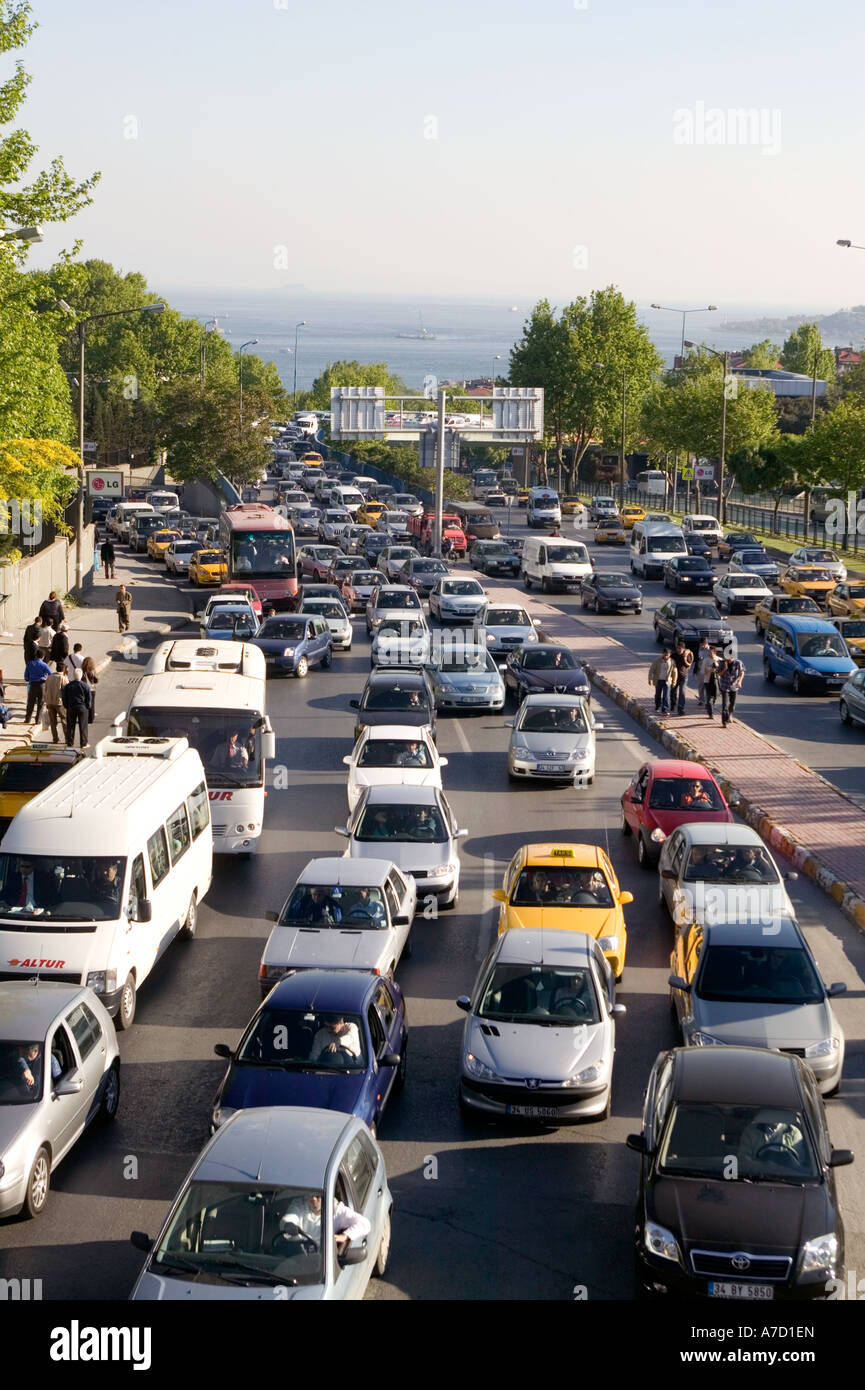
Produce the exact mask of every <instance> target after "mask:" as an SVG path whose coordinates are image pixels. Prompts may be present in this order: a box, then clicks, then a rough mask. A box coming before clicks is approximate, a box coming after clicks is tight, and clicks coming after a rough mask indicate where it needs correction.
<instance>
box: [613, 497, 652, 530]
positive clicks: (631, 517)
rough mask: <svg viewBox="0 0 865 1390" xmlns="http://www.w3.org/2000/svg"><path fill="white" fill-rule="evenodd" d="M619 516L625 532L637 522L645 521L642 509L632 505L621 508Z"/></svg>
mask: <svg viewBox="0 0 865 1390" xmlns="http://www.w3.org/2000/svg"><path fill="white" fill-rule="evenodd" d="M619 516H620V518H621V521H622V525H623V526H624V527H625V529H626V530H627V531H630V530H631V527H632V526H636V524H637V522H638V521H645V520H646V513H645V511H644V510H643V508H642V507H637V506H635V505H634V504H633V503H629V504H628V505H627V506H624V507H622V509H621V511H620V513H619Z"/></svg>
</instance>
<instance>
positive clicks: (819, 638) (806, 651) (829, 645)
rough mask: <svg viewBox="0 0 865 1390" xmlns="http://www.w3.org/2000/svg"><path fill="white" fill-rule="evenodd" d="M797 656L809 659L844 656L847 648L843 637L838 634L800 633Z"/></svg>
mask: <svg viewBox="0 0 865 1390" xmlns="http://www.w3.org/2000/svg"><path fill="white" fill-rule="evenodd" d="M799 655H800V656H809V657H817V656H846V655H847V648H846V647H845V645H844V639H843V637H841V635H840V634H838V633H834V634H833V633H831V632H826V633H823V632H814V633H808V634H805V633H800V634H799Z"/></svg>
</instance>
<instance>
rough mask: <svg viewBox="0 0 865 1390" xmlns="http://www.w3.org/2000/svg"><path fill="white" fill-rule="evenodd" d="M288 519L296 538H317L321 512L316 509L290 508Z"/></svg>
mask: <svg viewBox="0 0 865 1390" xmlns="http://www.w3.org/2000/svg"><path fill="white" fill-rule="evenodd" d="M288 519H289V521H290V522H291V524H292V527H293V529H294V534H295V536H296V537H305V536H317V535H318V530H319V525H320V524H321V512H320V511H318V509H317V508H316V507H309V506H307V507H300V506H298V507H290V508H289V511H288Z"/></svg>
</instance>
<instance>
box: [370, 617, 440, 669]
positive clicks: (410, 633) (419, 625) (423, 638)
mask: <svg viewBox="0 0 865 1390" xmlns="http://www.w3.org/2000/svg"><path fill="white" fill-rule="evenodd" d="M429 659H430V630H429V628H428V627H427V625H426V619H425V618H424V617H422V616H421V615H418V616H417V617H415V618H401V619H399V620H395V621H392V622H387V623H382V625H381V627H380V628H379V629H378V631H377V632H375V633H374V634H373V639H372V644H371V646H370V652H369V664H370V666H403V667H405V666H427V665H428V664H429Z"/></svg>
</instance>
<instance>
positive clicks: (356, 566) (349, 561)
mask: <svg viewBox="0 0 865 1390" xmlns="http://www.w3.org/2000/svg"><path fill="white" fill-rule="evenodd" d="M362 569H366V560H364V559H363V558H362V557H361V556H360V555H338V556H337V558H336V559H335V560H334V562H333V564H332V565H331V575H332V577H333V582H334V584H335V585H336V586H337V588H338V589H340V590H341V589H342V586H343V583H344V582H345V580H346V579H347V578H348V576H349V575H351V574H353V572H354V571H355V570H362Z"/></svg>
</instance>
